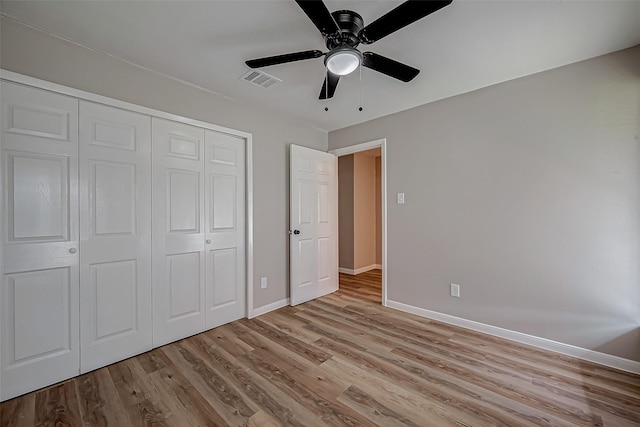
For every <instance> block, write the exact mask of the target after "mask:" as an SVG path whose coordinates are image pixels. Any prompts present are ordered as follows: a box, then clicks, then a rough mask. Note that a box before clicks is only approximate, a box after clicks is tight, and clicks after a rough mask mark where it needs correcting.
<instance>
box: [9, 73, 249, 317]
mask: <svg viewBox="0 0 640 427" xmlns="http://www.w3.org/2000/svg"><path fill="white" fill-rule="evenodd" d="M0 80H6V81H9V82H14V83H18V84H23V85H26V86H32V87H36V88H40V89H44V90H48V91H50V92H56V93H60V94H63V95H68V96H72V97H74V98H78V99H83V100H86V101H93V102H97V103H100V104H105V105H110V106H112V107H118V108H122V109H124V110H129V111H134V112H136V113H142V114H147V115H149V116H153V117H159V118H161V119H167V120H173V121H175V122H180V123H185V124H188V125H193V126H198V127H201V128H204V129H211V130H214V131H216V132H222V133H228V134H229V135H234V136H237V137H240V138H244V139H245V141H246V147H245V149H246V151H245V155H246V171H245V175H246V177H245V178H246V179H245V185H246V196H245V197H246V221H247V223H246V237H245V239H246V263H247V265H246V275H247V277H246V288H247V289H246V292H247V294H246V295H247V310H246V317H247V318H251V317H253V315H252V313H253V311H254V309H253V142H252V141H253V135H252V134H251V133H248V132H243V131H239V130H236V129H231V128H227V127H224V126H218V125H215V124H213V123H207V122H203V121H200V120H195V119H190V118H188V117H183V116H179V115H176V114H172V113H167V112H164V111H159V110H154V109H153V108H147V107H143V106H141V105H136V104H131V103H129V102H124V101H120V100H117V99H114V98H109V97H106V96H102V95H97V94H95V93H91V92H86V91H84V90H80V89H74V88H72V87H68V86H63V85H60V84H57V83H52V82H48V81H46V80H41V79H36V78H34V77H29V76H25V75H23V74H19V73H15V72H13V71H8V70H4V69H0ZM0 267H2V264H0ZM2 271H3V270H1V269H0V273H1V272H2Z"/></svg>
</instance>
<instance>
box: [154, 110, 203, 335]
mask: <svg viewBox="0 0 640 427" xmlns="http://www.w3.org/2000/svg"><path fill="white" fill-rule="evenodd" d="M152 123H153V138H154V140H153V184H154V188H153V196H154V197H153V212H154V216H153V220H154V221H153V236H154V237H153V238H154V244H153V310H154V312H153V345H154V347H157V346H160V345H163V344H167V343H169V342H172V341H175V340H178V339H180V338H184V337H187V336H190V335H194V334H197V333H199V332H202V331H203V330H204V329H205V258H204V257H205V251H204V226H203V219H204V203H202V201H203V200H204V198H205V197H204V182H203V181H204V153H203V150H204V139H205V137H204V129H201V128H197V127H195V126H189V125H185V124H182V123H177V122H172V121H169V120H163V119H158V118H153V120H152Z"/></svg>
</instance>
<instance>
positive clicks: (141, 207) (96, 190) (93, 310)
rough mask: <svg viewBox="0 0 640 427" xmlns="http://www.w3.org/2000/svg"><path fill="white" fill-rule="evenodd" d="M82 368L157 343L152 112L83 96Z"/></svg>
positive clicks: (150, 346) (111, 361)
mask: <svg viewBox="0 0 640 427" xmlns="http://www.w3.org/2000/svg"><path fill="white" fill-rule="evenodd" d="M79 147H80V320H81V322H80V345H81V363H80V368H81V372H82V373H84V372H88V371H91V370H93V369H96V368H99V367H101V366H105V365H108V364H110V363H113V362H116V361H118V360H122V359H125V358H127V357H131V356H133V355H135V354H139V353H142V352H144V351H148V350H151V348H152V324H151V322H152V320H151V319H152V309H151V117H150V116H146V115H142V114H138V113H134V112H131V111H126V110H121V109H118V108H114V107H108V106H105V105H101V104H95V103H92V102H86V101H80V144H79Z"/></svg>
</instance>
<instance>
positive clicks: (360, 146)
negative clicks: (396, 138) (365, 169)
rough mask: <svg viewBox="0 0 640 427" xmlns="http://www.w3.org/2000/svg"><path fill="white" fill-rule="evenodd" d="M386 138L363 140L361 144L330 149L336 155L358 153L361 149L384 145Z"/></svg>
mask: <svg viewBox="0 0 640 427" xmlns="http://www.w3.org/2000/svg"><path fill="white" fill-rule="evenodd" d="M386 141H387V140H386V138H383V139H376V140H375V141H369V142H363V143H361V144H356V145H350V146H348V147H343V148H336V149H335V150H331V151H329V152H330V153H331V154H335V155H336V156H338V157H340V156H346V155H347V154H353V153H358V152H360V151H366V150H371V149H372V148H378V147H382V145H383V144H384V143H385V142H386Z"/></svg>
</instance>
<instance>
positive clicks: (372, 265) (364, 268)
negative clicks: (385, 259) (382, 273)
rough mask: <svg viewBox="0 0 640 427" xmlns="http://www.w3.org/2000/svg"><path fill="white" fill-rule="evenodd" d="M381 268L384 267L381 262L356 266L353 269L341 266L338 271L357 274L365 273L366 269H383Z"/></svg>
mask: <svg viewBox="0 0 640 427" xmlns="http://www.w3.org/2000/svg"><path fill="white" fill-rule="evenodd" d="M381 268H382V266H381V265H380V264H371V265H368V266H366V267H360V268H356V269H355V270H353V269H351V268H344V267H339V268H338V271H339V272H340V273H344V274H351V275H354V276H355V275H356V274H360V273H364V272H365V271H371V270H377V269H381Z"/></svg>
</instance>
